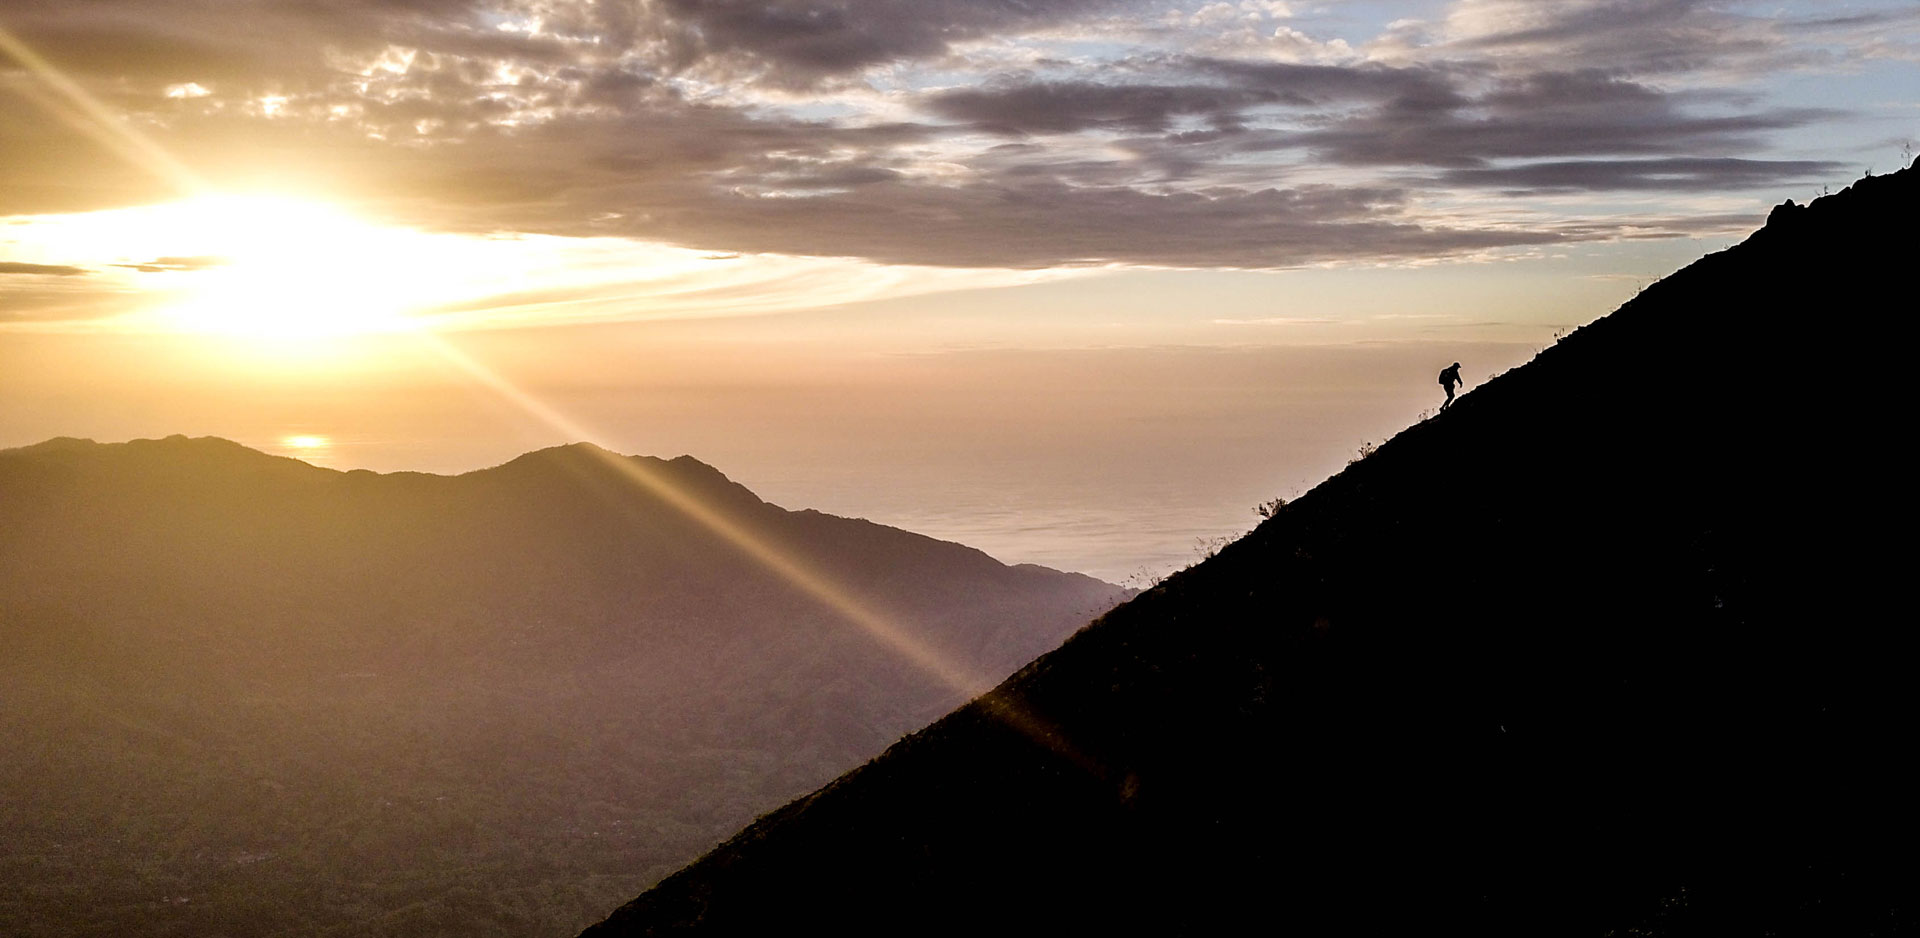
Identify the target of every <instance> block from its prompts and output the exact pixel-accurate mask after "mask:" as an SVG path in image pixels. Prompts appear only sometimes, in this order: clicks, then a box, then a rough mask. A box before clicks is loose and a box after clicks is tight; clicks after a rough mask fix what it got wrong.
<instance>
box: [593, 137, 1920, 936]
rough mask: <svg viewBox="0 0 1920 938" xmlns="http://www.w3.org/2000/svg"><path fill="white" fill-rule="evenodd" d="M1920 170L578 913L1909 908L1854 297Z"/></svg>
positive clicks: (1357, 473)
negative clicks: (1050, 734)
mask: <svg viewBox="0 0 1920 938" xmlns="http://www.w3.org/2000/svg"><path fill="white" fill-rule="evenodd" d="M1916 177H1920V172H1917V171H1915V170H1912V169H1909V170H1907V171H1905V172H1902V173H1898V174H1895V175H1894V176H1890V177H1879V178H1869V179H1865V180H1862V181H1861V182H1860V183H1858V184H1856V185H1855V186H1853V187H1852V188H1851V189H1849V190H1848V191H1846V192H1843V193H1840V194H1837V195H1834V196H1831V197H1829V198H1823V199H1821V200H1819V201H1818V202H1816V203H1815V204H1814V205H1812V206H1810V207H1782V208H1781V209H1778V210H1776V211H1775V213H1774V215H1773V217H1772V218H1771V220H1770V221H1769V224H1768V225H1767V227H1766V228H1765V229H1763V230H1762V231H1760V232H1758V233H1756V234H1755V235H1754V236H1753V237H1751V238H1749V239H1748V241H1747V242H1746V243H1744V244H1742V245H1740V246H1737V247H1735V248H1733V249H1730V250H1728V251H1724V252H1721V253H1719V254H1715V255H1712V256H1709V257H1707V258H1704V259H1702V260H1701V261H1699V262H1697V263H1695V264H1693V265H1691V266H1689V267H1688V268H1687V269H1685V270H1683V271H1681V272H1679V273H1677V274H1675V275H1673V276H1671V277H1669V278H1667V279H1665V280H1663V281H1661V282H1660V283H1658V284H1655V285H1654V286H1653V287H1651V288H1649V289H1647V290H1646V291H1644V292H1643V293H1642V294H1641V295H1640V296H1638V297H1637V298H1636V299H1634V300H1633V301H1631V302H1629V303H1628V304H1626V305H1625V306H1623V307H1622V308H1621V309H1620V310H1618V311H1616V312H1615V313H1613V314H1612V315H1610V316H1608V317H1606V318H1604V319H1602V320H1599V321H1597V322H1595V323H1593V324H1592V325H1590V326H1588V327H1586V328H1584V329H1581V330H1580V331H1578V332H1577V333H1575V334H1573V335H1572V336H1569V337H1568V338H1566V339H1565V340H1563V341H1562V342H1560V343H1559V344H1558V345H1556V346H1554V347H1552V348H1550V349H1547V350H1546V351H1544V352H1542V353H1541V354H1540V355H1539V356H1538V357H1537V359H1536V360H1535V361H1534V362H1532V363H1531V364H1528V365H1526V366H1524V367H1522V368H1519V369H1516V370H1514V371H1512V372H1509V373H1507V374H1505V375H1503V376H1501V377H1499V378H1497V379H1495V380H1493V381H1491V382H1488V383H1487V384H1486V385H1485V386H1484V387H1481V388H1478V389H1476V390H1474V391H1472V392H1471V393H1469V394H1468V395H1466V396H1465V397H1463V398H1462V399H1461V400H1460V401H1459V403H1458V404H1456V405H1455V406H1454V407H1453V408H1452V409H1451V410H1449V411H1448V412H1447V413H1445V414H1442V415H1440V416H1438V417H1436V418H1434V419H1431V420H1429V421H1427V422H1425V423H1422V424H1420V425H1417V426H1415V427H1412V428H1410V429H1409V430H1407V431H1405V432H1403V433H1402V434H1400V435H1399V436H1398V437H1396V438H1395V439H1393V440H1392V441H1390V442H1389V443H1387V444H1386V445H1384V446H1382V447H1380V448H1379V450H1378V451H1377V452H1376V453H1375V454H1374V455H1372V456H1371V457H1370V458H1367V459H1365V460H1363V461H1360V462H1358V463H1356V464H1354V465H1353V466H1351V467H1349V468H1348V469H1347V470H1345V471H1344V472H1342V473H1340V474H1339V475H1337V476H1335V477H1334V478H1332V479H1330V480H1328V481H1327V482H1326V483H1324V484H1322V485H1321V486H1319V487H1318V488H1316V489H1315V490H1314V491H1312V492H1310V493H1308V494H1307V495H1306V496H1304V497H1302V498H1300V499H1299V500H1297V501H1296V502H1294V503H1293V504H1291V505H1289V506H1287V508H1286V509H1285V510H1283V511H1282V512H1281V513H1280V514H1279V515H1278V517H1276V518H1274V519H1273V520H1271V521H1269V522H1268V523H1266V524H1263V525H1262V526H1261V527H1260V528H1259V529H1258V530H1256V531H1255V532H1253V533H1252V534H1250V535H1248V536H1247V537H1246V538H1244V539H1243V540H1241V541H1240V542H1238V543H1236V544H1233V545H1231V546H1230V547H1228V548H1227V549H1226V550H1224V551H1222V552H1221V553H1220V554H1219V556H1217V557H1215V558H1213V559H1211V560H1209V561H1207V562H1205V563H1203V564H1201V565H1199V566H1197V567H1195V568H1193V569H1191V570H1188V571H1186V572H1185V573H1182V574H1180V575H1177V576H1175V577H1173V578H1172V579H1170V580H1168V581H1167V582H1166V583H1164V584H1162V585H1161V586H1160V587H1158V588H1156V589H1154V590H1152V591H1150V592H1148V593H1146V594H1144V595H1142V596H1140V597H1138V598H1137V599H1135V600H1134V601H1132V602H1130V603H1128V604H1127V605H1125V606H1122V607H1120V608H1119V609H1116V610H1114V611H1113V612H1111V613H1109V614H1108V615H1106V616H1105V617H1103V618H1102V619H1100V620H1099V621H1097V622H1096V623H1094V624H1093V625H1092V626H1090V627H1089V628H1087V629H1086V630H1084V631H1082V632H1081V633H1079V634H1078V635H1076V636H1075V637H1074V638H1072V639H1070V640H1069V641H1068V642H1067V643H1066V644H1065V645H1064V646H1063V647H1061V648H1060V649H1059V650H1057V651H1055V652H1053V653H1051V654H1049V655H1047V656H1045V657H1043V658H1041V659H1040V660H1038V661H1036V662H1035V663H1034V664H1032V665H1030V666H1029V667H1027V668H1026V669H1024V670H1022V671H1021V672H1020V673H1019V674H1017V675H1015V676H1014V677H1013V678H1011V679H1010V680H1009V681H1008V682H1006V683H1005V684H1003V685H1002V686H1001V687H1000V688H999V689H997V690H996V691H995V692H994V693H993V694H992V695H990V698H989V699H990V700H991V701H992V703H993V704H994V706H1003V707H1010V708H1018V709H1019V710H1021V711H1023V712H1026V713H1028V714H1031V715H1033V716H1035V717H1036V718H1037V720H1038V721H1040V722H1043V723H1045V724H1049V725H1051V726H1052V727H1054V728H1055V729H1056V730H1057V731H1058V736H1057V738H1056V739H1055V740H1053V741H1051V742H1049V741H1042V740H1039V739H1036V738H1035V737H1034V736H1032V735H1029V734H1026V733H1023V732H1020V731H1017V730H1015V729H1013V728H1011V727H1010V726H1009V725H1008V724H1007V723H1005V722H1003V721H999V720H996V719H994V718H992V717H991V716H989V711H990V710H991V709H992V708H991V707H988V706H985V705H983V704H982V703H980V702H976V703H974V704H972V705H969V706H967V707H965V708H962V709H961V710H959V711H957V712H955V713H954V714H952V715H950V716H948V717H946V718H945V719H943V720H941V721H940V722H938V723H936V724H934V725H933V726H931V727H930V728H928V729H927V730H925V731H923V732H921V733H918V734H916V735H914V736H912V737H909V738H908V739H906V740H903V741H902V742H900V743H898V744H896V745H895V746H894V747H893V748H892V749H890V750H888V751H887V752H886V753H885V754H884V755H883V756H881V757H880V758H878V759H876V760H874V761H873V762H870V763H868V764H867V765H866V766H865V767H863V768H860V769H857V770H855V771H854V772H851V773H849V774H847V775H846V776H843V777H842V778H841V779H840V780H838V781H836V782H834V783H833V784H832V785H829V786H827V787H826V788H824V789H822V790H820V791H819V792H817V793H815V794H813V795H811V796H809V797H807V798H803V799H801V800H799V801H796V802H794V803H792V804H790V805H788V806H787V807H786V808H784V809H782V810H781V811H779V812H776V813H774V814H772V815H769V816H767V817H765V818H763V819H762V820H760V821H759V822H757V823H755V824H754V825H753V826H751V827H749V828H747V829H746V830H745V831H744V832H742V833H741V834H740V835H738V836H737V837H736V838H734V839H733V840H732V841H730V842H728V843H727V844H725V845H723V846H722V847H720V848H719V849H717V850H715V851H714V852H713V853H711V854H709V855H708V856H707V857H705V858H703V859H702V860H700V861H699V862H697V863H695V864H694V865H692V866H691V867H689V868H688V869H686V870H683V871H682V872H680V873H678V874H675V875H674V876H672V877H670V878H668V879H667V880H665V881H664V882H662V883H661V884H660V885H659V886H658V887H656V888H655V889H654V890H652V891H651V892H648V893H646V894H644V895H642V896H641V897H640V898H638V899H637V900H635V901H634V902H632V903H630V904H628V905H627V906H625V907H623V908H621V909H620V910H619V911H617V912H616V913H615V914H614V915H613V916H612V917H610V918H609V919H608V920H607V921H606V922H604V923H602V924H601V925H599V926H596V927H595V928H592V929H589V930H588V932H587V935H589V936H592V938H611V936H624V935H641V934H663V933H668V932H675V931H680V930H702V929H704V930H705V931H708V932H711V933H721V934H774V933H788V932H795V931H799V932H804V931H808V930H809V929H810V928H811V927H816V926H820V927H825V928H827V929H829V930H830V931H834V932H839V933H898V934H911V933H921V932H951V933H979V934H999V933H1014V934H1019V933H1031V932H1035V931H1038V930H1041V929H1044V928H1048V927H1059V928H1065V929H1068V931H1065V932H1063V933H1073V934H1099V933H1102V932H1119V933H1152V934H1160V933H1197V934H1214V933H1224V932H1226V931H1228V930H1230V926H1231V930H1235V931H1238V930H1241V929H1243V928H1254V929H1258V930H1260V931H1271V932H1273V933H1278V934H1305V935H1317V934H1343V933H1344V934H1359V935H1411V934H1478V935H1484V934H1509V935H1594V936H1599V935H1606V934H1623V935H1624V934H1636V933H1637V934H1658V935H1725V934H1754V935H1758V934H1763V933H1764V934H1776V935H1874V934H1881V935H1890V934H1896V933H1900V932H1903V931H1904V932H1906V933H1912V932H1913V930H1914V929H1915V928H1916V927H1920V908H1916V906H1915V904H1914V902H1913V891H1912V890H1913V884H1914V883H1915V882H1920V880H1916V869H1915V862H1914V854H1913V851H1912V844H1913V843H1914V840H1913V835H1914V834H1915V833H1916V829H1915V807H1914V799H1913V798H1912V792H1914V791H1916V790H1920V779H1916V778H1915V774H1914V770H1913V769H1912V768H1911V766H1910V765H1909V764H1908V762H1907V760H1906V758H1905V757H1906V756H1907V755H1909V754H1910V750H1911V747H1912V741H1913V730H1914V728H1915V725H1914V712H1915V710H1914V703H1915V701H1914V693H1913V686H1914V684H1913V682H1912V680H1911V678H1910V673H1911V670H1912V667H1913V665H1914V658H1913V657H1912V654H1911V653H1912V651H1913V650H1914V647H1915V646H1914V643H1913V642H1912V641H1911V639H1910V638H1909V630H1910V629H1911V624H1910V622H1909V621H1908V620H1909V619H1910V614H1908V613H1905V612H1903V611H1902V610H1901V609H1900V607H1898V606H1896V605H1894V603H1895V602H1896V601H1897V600H1898V599H1899V598H1900V597H1898V596H1896V595H1895V594H1894V587H1895V584H1896V583H1898V582H1900V581H1899V580H1896V579H1894V578H1893V576H1892V574H1893V568H1894V567H1895V566H1896V564H1903V562H1904V559H1905V558H1904V557H1903V556H1897V555H1896V556H1888V555H1886V554H1884V553H1882V551H1883V550H1884V548H1883V547H1882V545H1881V543H1879V542H1878V541H1877V540H1876V538H1878V537H1881V536H1892V537H1896V538H1898V537H1904V536H1905V535H1906V534H1907V533H1908V532H1909V531H1910V521H1911V518H1910V512H1909V510H1908V505H1909V504H1910V497H1909V496H1908V495H1907V493H1906V492H1905V491H1904V490H1903V489H1899V488H1896V487H1895V486H1894V479H1893V477H1892V473H1891V471H1890V470H1889V468H1888V467H1887V465H1886V464H1885V462H1884V461H1883V460H1884V454H1883V453H1882V452H1881V451H1880V450H1879V447H1878V444H1877V442H1876V441H1878V440H1881V439H1883V438H1885V437H1887V436H1888V435H1889V433H1890V431H1892V430H1893V429H1894V427H1893V426H1892V425H1891V424H1890V419H1889V418H1890V417H1891V413H1892V404H1893V403H1894V399H1893V398H1892V397H1891V394H1892V393H1893V392H1894V391H1896V390H1905V388H1904V385H1905V384H1906V382H1905V381H1904V380H1900V381H1897V382H1896V381H1895V378H1896V376H1898V377H1900V378H1902V379H1904V373H1903V372H1904V369H1905V366H1904V362H1900V361H1898V359H1904V358H1906V357H1907V350H1905V349H1895V348H1891V347H1889V345H1888V343H1886V342H1885V341H1884V340H1883V338H1882V337H1881V336H1880V335H1879V334H1878V333H1879V332H1881V331H1882V330H1879V329H1877V328H1875V327H1874V326H1873V325H1872V324H1873V323H1875V322H1876V321H1878V320H1879V319H1882V318H1889V319H1900V318H1904V313H1903V312H1901V311H1900V310H1898V309H1895V308H1891V307H1890V306H1889V301H1888V299H1886V298H1887V297H1898V298H1900V299H1899V300H1898V301H1896V303H1895V305H1898V304H1900V303H1907V302H1910V301H1911V295H1912V282H1911V280H1910V279H1909V278H1908V277H1907V276H1906V271H1907V269H1908V265H1909V264H1910V253H1911V244H1912V241H1913V239H1912V225H1913V222H1914V219H1915V208H1916V207H1917V206H1920V198H1917V197H1916V194H1917V190H1920V178H1916ZM1902 325H1904V324H1902ZM1895 368H1900V369H1901V371H1895V370H1894V369H1895ZM1062 741H1063V742H1062ZM1069 747H1070V749H1071V750H1072V751H1074V752H1075V753H1077V755H1076V756H1072V757H1070V756H1068V755H1066V754H1063V752H1064V751H1065V750H1066V749H1068V748H1069ZM1634 929H1639V931H1634Z"/></svg>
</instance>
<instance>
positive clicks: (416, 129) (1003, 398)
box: [0, 0, 1920, 580]
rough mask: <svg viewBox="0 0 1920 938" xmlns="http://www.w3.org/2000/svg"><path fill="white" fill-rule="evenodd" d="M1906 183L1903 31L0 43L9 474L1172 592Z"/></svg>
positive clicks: (1547, 20) (525, 8)
mask: <svg viewBox="0 0 1920 938" xmlns="http://www.w3.org/2000/svg"><path fill="white" fill-rule="evenodd" d="M1915 141H1920V2H1916V0H1877V2H1764V3H1762V2H1691V0H1564V2H1530V0H1527V2H1523V0H1455V2H1417V0H1416V2H1371V0H1354V2H1306V0H1301V2H1277V0H1235V2H1186V0H1173V2H1169V0H1160V2H1151V3H1145V2H1133V0H787V2H757V3H749V2H735V0H625V2H587V0H501V2H472V0H383V2H375V0H284V2H274V0H256V2H236V0H93V2H88V3H74V2H70V0H0V447H4V446H15V445H25V444H30V443H33V442H38V441H39V440H42V439H46V438H48V437H52V436H62V435H65V436H82V437H91V438H95V439H100V440H103V441H108V440H123V439H129V438H135V437H151V436H165V435H169V434H173V433H186V434H188V435H218V436H225V437H228V438H232V439H236V440H239V441H240V442H243V443H247V444H248V445H252V446H256V447H258V448H261V449H264V450H267V451H270V452H277V453H282V454H287V455H293V456H297V457H299V458H305V459H308V460H310V461H313V462H316V463H318V464H322V465H328V466H333V467H336V468H357V467H364V468H373V469H376V470H381V471H390V470H400V469H412V470H424V471H435V472H459V471H467V470H471V469H476V468H480V467H483V466H487V465H493V464H497V463H500V462H503V461H505V460H507V459H509V458H511V457H512V456H514V455H516V454H518V453H519V452H522V451H525V450H528V449H533V448H537V447H540V446H546V445H554V444H558V443H564V442H570V441H572V440H575V439H593V440H595V441H596V442H599V443H601V444H602V445H605V446H608V447H609V448H612V449H615V450H618V451H621V452H629V453H645V454H650V455H660V456H672V455H678V454H680V453H689V454H692V455H694V456H696V457H697V458H700V459H702V460H704V461H706V462H709V463H711V464H713V465H715V466H717V467H718V468H720V469H721V470H722V471H724V472H727V473H728V474H729V475H730V476H732V477H733V478H735V479H736V480H737V481H740V482H742V483H743V484H746V485H748V486H749V487H750V488H753V489H754V490H755V491H756V492H758V493H759V494H761V495H762V496H763V497H766V498H768V499H770V500H773V501H776V502H778V503H781V504H783V505H786V506H788V507H793V508H800V507H813V508H819V509H821V510H825V511H831V512H834V513H839V514H847V515H853V516H859V517H870V518H873V519H874V520H876V521H882V522H884V523H889V524H898V525H900V526H903V527H908V528H910V529H913V530H919V531H922V532H924V533H928V534H933V535H935V536H940V537H949V538H952V539H956V540H961V541H963V542H966V543H969V544H973V545H975V546H979V547H982V548H983V549H987V550H988V551H989V552H990V553H993V554H995V555H996V556H998V557H1001V559H1004V560H1009V561H1033V562H1041V563H1047V564H1049V565H1053V566H1060V567H1065V568H1069V569H1081V570H1086V571H1088V572H1093V573H1095V574H1096V575H1100V576H1103V577H1106V578H1108V579H1113V580H1123V579H1129V578H1141V579H1151V578H1152V577H1153V576H1157V575H1160V574H1163V573H1164V572H1166V571H1167V570H1169V569H1171V568H1174V567H1177V566H1179V565H1182V564H1183V563H1185V562H1190V561H1191V560H1193V559H1195V558H1196V556H1197V555H1199V554H1204V552H1205V551H1206V550H1207V549H1209V548H1210V545H1211V544H1212V543H1214V542H1217V539H1218V538H1220V537H1222V536H1226V535H1230V534H1233V533H1237V532H1238V531H1241V530H1245V529H1246V528H1247V527H1248V526H1250V525H1251V524H1252V523H1253V522H1254V521H1256V520H1257V518H1256V517H1255V515H1254V514H1253V511H1252V507H1253V506H1254V505H1256V504H1258V503H1259V502H1262V501H1264V500H1266V499H1268V498H1271V497H1275V496H1282V497H1292V496H1294V495H1297V494H1299V493H1300V492H1301V491H1304V490H1305V489H1306V488H1308V487H1310V486H1311V485H1312V484H1313V483H1314V482H1316V481H1318V480H1319V479H1320V478H1324V477H1325V476H1326V475H1327V474H1328V473H1330V472H1332V471H1335V470H1337V469H1338V468H1339V467H1340V466H1342V465H1344V464H1345V463H1346V461H1347V460H1348V459H1350V458H1352V457H1353V455H1354V454H1355V452H1356V451H1357V450H1358V448H1360V447H1361V446H1363V445H1365V444H1367V443H1369V442H1377V441H1379V440H1381V439H1384V438H1385V437H1386V436H1387V435H1390V434H1391V433H1392V432H1394V430H1395V429H1397V428H1399V427H1402V426H1405V425H1406V424H1407V423H1409V422H1411V421H1413V420H1417V419H1419V418H1420V417H1421V416H1422V414H1423V412H1426V411H1430V410H1431V409H1432V408H1433V407H1434V406H1435V405H1437V403H1438V397H1439V391H1438V388H1437V385H1436V384H1435V383H1434V377H1433V376H1434V374H1435V373H1437V371H1438V370H1439V368H1440V367H1443V366H1445V365H1446V364H1449V363H1451V362H1453V361H1460V362H1461V363H1462V364H1463V369H1462V371H1463V373H1464V374H1465V375H1466V377H1467V378H1468V381H1469V385H1468V392H1469V393H1471V390H1472V388H1473V387H1474V386H1476V385H1477V384H1478V383H1480V382H1482V381H1484V380H1485V379H1486V378H1487V377H1489V376H1491V375H1493V374H1496V373H1498V372H1499V371H1501V370H1504V369H1506V368H1510V367H1513V366H1515V365H1518V364H1520V363H1523V362H1524V361H1526V360H1527V358H1528V357H1530V356H1531V355H1532V354H1533V353H1534V352H1535V351H1537V350H1538V349H1540V348H1541V347H1543V346H1545V345H1547V344H1550V343H1551V342H1552V341H1553V339H1554V337H1555V336H1556V335H1559V334H1563V333H1564V332H1565V331H1566V330H1568V329H1570V328H1574V327H1577V326H1578V325H1580V324H1582V323H1585V322H1589V321H1591V320H1593V319H1595V318H1597V317H1599V316H1601V315H1604V314H1605V313H1606V312H1608V311H1609V310H1611V309H1612V308H1613V307H1615V306H1617V305H1618V304H1619V303H1620V302H1622V301H1624V300H1625V299H1627V298H1628V297H1630V296H1631V295H1632V294H1633V293H1634V292H1635V291H1636V290H1638V289H1640V288H1641V287H1644V286H1645V285H1646V284H1648V283H1651V282H1652V281H1654V280H1657V279H1658V278H1659V277H1661V276H1664V275H1665V274H1667V273H1669V272H1671V271H1673V270H1675V269H1677V268H1679V267H1681V266H1684V265H1685V264H1687V263H1689V262H1691V261H1692V260H1694V259H1696V258H1698V257H1700V256H1701V255H1703V254H1706V253H1709V252H1711V251H1715V250H1719V249H1721V248H1724V247H1726V246H1727V245H1729V244H1732V243H1735V242H1737V241H1738V240H1739V239H1740V238H1741V237H1743V236H1744V235H1745V234H1746V233H1748V232H1750V231H1751V230H1753V229H1754V228H1756V227H1758V226H1759V225H1760V224H1761V223H1762V222H1763V220H1764V218H1765V216H1766V212H1767V210H1768V208H1769V207H1770V206H1772V205H1774V204H1777V203H1779V202H1781V201H1783V200H1785V199H1789V198H1791V199H1795V200H1798V201H1802V202H1804V201H1807V200H1808V199H1810V198H1812V197H1815V196H1817V195H1818V194H1819V193H1820V192H1822V191H1823V190H1827V189H1833V190H1837V189H1839V188H1841V187H1843V186H1845V185H1846V184H1847V183H1849V182H1850V181H1852V180H1854V179H1857V178H1859V177H1860V176H1861V175H1863V174H1865V173H1868V172H1887V171H1891V170H1894V169H1897V168H1899V167H1901V166H1903V165H1905V164H1906V163H1908V162H1910V161H1911V160H1912V153H1913V149H1914V147H1915V146H1916V143H1915ZM1840 327H1844V326H1843V325H1842V324H1840V323H1812V322H1810V323H1808V324H1807V328H1840Z"/></svg>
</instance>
